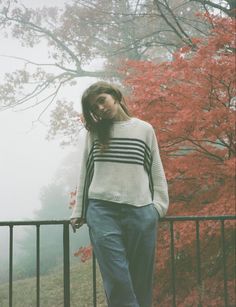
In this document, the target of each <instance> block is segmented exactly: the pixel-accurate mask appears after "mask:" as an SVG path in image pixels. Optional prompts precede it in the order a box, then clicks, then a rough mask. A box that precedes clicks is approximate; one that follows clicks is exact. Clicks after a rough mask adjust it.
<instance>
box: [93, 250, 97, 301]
mask: <svg viewBox="0 0 236 307" xmlns="http://www.w3.org/2000/svg"><path fill="white" fill-rule="evenodd" d="M96 279H97V277H96V257H95V255H94V252H93V307H97V287H96Z"/></svg>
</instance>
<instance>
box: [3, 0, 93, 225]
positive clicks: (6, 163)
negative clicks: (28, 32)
mask: <svg viewBox="0 0 236 307" xmlns="http://www.w3.org/2000/svg"><path fill="white" fill-rule="evenodd" d="M22 2H24V4H25V5H26V6H27V7H37V6H42V5H49V6H51V5H52V6H53V5H54V6H59V5H62V4H63V3H64V0H63V1H62V0H46V1H45V0H40V1H39V0H27V1H26V0H24V1H22ZM67 3H68V1H67ZM0 39H1V44H0V55H11V56H18V57H24V58H27V59H30V60H38V61H39V62H42V60H43V59H44V60H46V62H48V61H47V48H46V46H44V45H43V44H42V46H41V47H40V46H37V48H33V49H30V48H23V47H21V46H20V44H19V43H18V42H17V41H16V40H13V39H11V38H8V39H5V38H3V37H2V36H1V33H0ZM22 65H23V64H22V62H21V61H19V60H13V59H9V58H6V57H2V56H0V67H1V69H0V82H2V81H4V80H3V77H4V73H5V72H11V71H14V70H15V69H16V68H21V67H22ZM91 82H93V80H88V79H86V80H84V81H82V82H80V87H78V88H75V87H74V88H72V89H66V90H64V91H63V92H62V94H61V96H60V97H61V98H66V99H68V100H72V101H74V102H75V103H76V107H77V108H78V109H79V100H80V97H81V93H82V92H83V90H84V89H85V88H86V87H87V85H88V84H91ZM39 114H40V108H38V109H29V110H27V111H21V112H19V111H17V112H15V111H12V110H9V111H4V112H0V199H1V203H0V220H19V219H26V218H27V219H28V218H33V217H34V214H33V212H34V210H35V209H36V208H39V207H40V202H39V192H40V189H41V187H43V186H45V185H48V184H49V183H50V182H52V180H53V176H54V174H55V171H56V170H57V169H58V168H59V167H60V165H61V164H62V163H63V158H65V156H66V155H67V153H68V152H69V151H70V150H71V149H69V148H65V149H62V148H61V147H60V146H59V141H50V142H49V141H47V140H45V137H46V134H47V131H48V120H49V115H50V112H47V114H45V115H44V116H43V118H42V120H43V122H44V125H42V124H40V123H37V122H34V121H35V120H36V119H37V117H38V115H39ZM69 215H70V212H69V210H68V216H69Z"/></svg>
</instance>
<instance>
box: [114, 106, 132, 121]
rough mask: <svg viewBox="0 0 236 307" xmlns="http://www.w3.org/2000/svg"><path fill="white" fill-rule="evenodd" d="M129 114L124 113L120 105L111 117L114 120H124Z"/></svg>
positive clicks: (128, 117)
mask: <svg viewBox="0 0 236 307" xmlns="http://www.w3.org/2000/svg"><path fill="white" fill-rule="evenodd" d="M129 119H130V116H129V115H128V114H126V113H125V111H124V110H123V109H122V107H121V106H119V109H118V110H117V113H116V115H115V116H114V117H113V120H114V121H126V120H129Z"/></svg>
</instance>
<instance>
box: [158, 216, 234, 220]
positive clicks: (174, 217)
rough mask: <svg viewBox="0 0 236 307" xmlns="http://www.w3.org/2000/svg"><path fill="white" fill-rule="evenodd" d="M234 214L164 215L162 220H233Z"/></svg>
mask: <svg viewBox="0 0 236 307" xmlns="http://www.w3.org/2000/svg"><path fill="white" fill-rule="evenodd" d="M235 219H236V215H199V216H166V217H164V218H162V219H161V220H162V221H207V220H208V221H219V220H235Z"/></svg>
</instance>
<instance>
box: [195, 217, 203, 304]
mask: <svg viewBox="0 0 236 307" xmlns="http://www.w3.org/2000/svg"><path fill="white" fill-rule="evenodd" d="M196 258H197V284H198V294H199V302H198V306H199V307H201V306H202V296H203V289H202V274H201V250H200V233H199V221H196Z"/></svg>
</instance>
